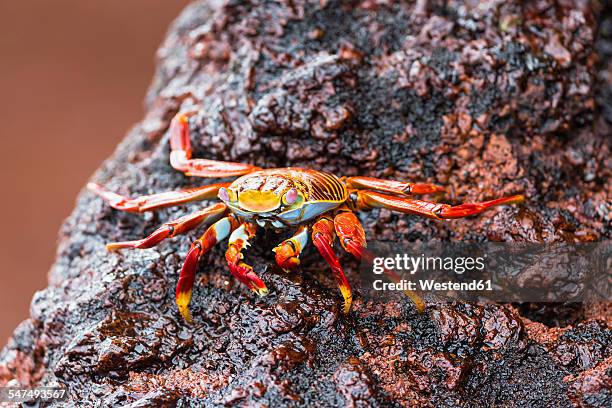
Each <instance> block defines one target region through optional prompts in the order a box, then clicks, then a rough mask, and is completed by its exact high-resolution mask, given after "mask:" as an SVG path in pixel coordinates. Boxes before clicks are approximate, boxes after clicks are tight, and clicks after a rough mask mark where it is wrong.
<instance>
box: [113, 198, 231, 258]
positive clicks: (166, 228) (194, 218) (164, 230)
mask: <svg viewBox="0 0 612 408" xmlns="http://www.w3.org/2000/svg"><path fill="white" fill-rule="evenodd" d="M226 210H227V206H226V205H225V204H223V203H217V204H214V205H211V206H210V207H206V208H204V209H202V210H199V211H196V212H194V213H191V214H188V215H185V216H183V217H181V218H178V219H176V220H173V221H169V222H166V223H165V224H163V225H162V226H161V227H159V228H158V229H156V230H155V231H153V233H151V234H150V235H149V236H147V237H145V238H143V239H139V240H137V241H124V242H111V243H108V244H106V249H108V250H109V251H115V250H117V249H122V248H138V249H145V248H151V247H153V246H155V245H157V244H159V243H160V242H161V241H163V240H164V239H166V238H172V237H175V236H177V235H179V234H184V233H185V232H187V231H190V230H192V229H194V228H197V227H198V226H200V225H202V224H204V223H208V222H214V221H217V220H218V219H219V218H221V217H222V216H223V214H224V213H225V211H226Z"/></svg>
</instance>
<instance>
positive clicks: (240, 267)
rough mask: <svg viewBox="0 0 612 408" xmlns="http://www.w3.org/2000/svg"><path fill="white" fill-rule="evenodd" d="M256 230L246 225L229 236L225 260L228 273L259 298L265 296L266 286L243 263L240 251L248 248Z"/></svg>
mask: <svg viewBox="0 0 612 408" xmlns="http://www.w3.org/2000/svg"><path fill="white" fill-rule="evenodd" d="M256 229H257V227H255V226H254V225H253V224H248V223H244V224H242V225H241V226H240V227H238V228H237V229H236V230H235V231H234V232H233V233H232V235H231V236H230V239H229V245H228V247H227V251H226V252H225V259H226V260H227V264H228V266H229V269H230V272H231V273H232V275H234V276H235V277H236V279H238V280H239V281H240V282H242V283H244V284H245V285H247V286H248V287H249V289H251V290H252V291H253V292H255V293H257V294H258V295H259V296H265V295H267V294H268V288H267V287H266V284H265V283H264V282H263V281H262V280H261V278H260V277H259V276H257V274H256V273H255V272H253V267H252V266H251V265H247V264H246V263H244V262H243V259H244V255H243V254H242V251H243V250H244V249H246V248H247V247H248V246H249V240H250V239H252V238H253V237H254V236H255V231H256Z"/></svg>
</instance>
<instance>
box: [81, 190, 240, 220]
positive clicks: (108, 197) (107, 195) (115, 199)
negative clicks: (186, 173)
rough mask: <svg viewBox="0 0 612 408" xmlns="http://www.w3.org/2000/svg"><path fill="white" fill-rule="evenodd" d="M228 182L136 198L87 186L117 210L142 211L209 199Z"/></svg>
mask: <svg viewBox="0 0 612 408" xmlns="http://www.w3.org/2000/svg"><path fill="white" fill-rule="evenodd" d="M230 184H231V183H218V184H211V185H208V186H203V187H196V188H187V189H184V190H178V191H167V192H164V193H158V194H151V195H145V196H140V197H136V198H129V197H125V196H122V195H120V194H117V193H115V192H113V191H110V190H108V189H107V188H106V187H103V186H101V185H99V184H96V183H89V184H87V188H88V189H89V190H90V191H93V192H94V193H96V194H97V195H99V196H100V197H102V198H103V199H104V201H106V202H107V203H108V204H109V205H110V206H111V207H113V208H115V209H117V210H122V211H128V212H134V213H142V212H145V211H153V210H157V209H158V208H164V207H170V206H173V205H178V204H184V203H188V202H191V201H202V200H209V199H212V198H215V197H216V196H217V194H218V192H219V189H220V188H221V187H227V186H229V185H230Z"/></svg>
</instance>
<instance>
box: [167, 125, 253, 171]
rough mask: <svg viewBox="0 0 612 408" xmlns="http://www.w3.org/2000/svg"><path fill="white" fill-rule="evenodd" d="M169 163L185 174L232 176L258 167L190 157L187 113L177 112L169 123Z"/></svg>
mask: <svg viewBox="0 0 612 408" xmlns="http://www.w3.org/2000/svg"><path fill="white" fill-rule="evenodd" d="M170 148H171V152H170V164H171V165H172V167H174V168H175V169H177V170H179V171H182V172H183V173H185V175H187V176H197V177H232V176H240V175H243V174H247V173H252V172H254V171H256V170H259V167H255V166H251V165H250V164H242V163H233V162H223V161H216V160H206V159H192V158H191V141H190V138H189V115H188V114H186V113H179V114H177V115H176V116H175V117H174V118H173V119H172V122H171V123H170Z"/></svg>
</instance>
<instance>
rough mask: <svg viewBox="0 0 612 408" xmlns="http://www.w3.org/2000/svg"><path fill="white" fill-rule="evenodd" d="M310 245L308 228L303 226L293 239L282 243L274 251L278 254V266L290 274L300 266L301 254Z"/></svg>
mask: <svg viewBox="0 0 612 408" xmlns="http://www.w3.org/2000/svg"><path fill="white" fill-rule="evenodd" d="M306 244H308V227H307V226H302V227H301V228H300V229H299V230H298V232H297V233H296V234H295V235H294V236H293V237H291V238H289V239H287V240H285V241H283V242H281V243H280V244H279V245H277V246H276V247H275V248H274V249H273V250H272V251H273V252H274V253H275V254H276V256H275V257H276V264H277V265H278V266H280V267H281V268H282V269H283V270H284V271H285V272H289V271H291V270H293V269H295V268H297V267H298V265H299V264H300V254H301V252H302V250H303V249H304V247H305V246H306Z"/></svg>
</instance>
